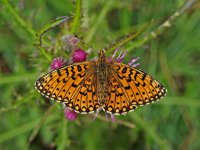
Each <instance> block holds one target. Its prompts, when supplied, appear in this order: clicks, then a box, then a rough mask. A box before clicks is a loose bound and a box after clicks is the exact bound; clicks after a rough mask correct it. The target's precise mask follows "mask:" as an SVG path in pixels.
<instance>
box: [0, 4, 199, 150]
mask: <svg viewBox="0 0 200 150" xmlns="http://www.w3.org/2000/svg"><path fill="white" fill-rule="evenodd" d="M75 2H76V1H72V0H60V1H55V0H43V1H41V0H29V1H25V0H14V1H11V0H10V1H8V0H1V1H0V96H1V99H0V118H1V119H0V122H1V123H0V149H60V150H61V149H73V150H78V149H87V150H96V149H97V150H103V149H114V150H129V149H159V150H160V149H163V150H164V149H166V150H167V149H168V150H169V149H179V150H188V149H192V150H195V149H199V148H200V136H199V135H200V117H199V115H200V110H199V109H200V80H199V78H200V71H199V70H200V67H199V66H200V42H199V41H200V1H196V3H195V4H194V5H192V6H190V7H189V9H188V10H186V11H185V12H184V13H183V14H182V15H181V16H179V17H177V18H176V19H175V20H174V21H173V24H172V26H171V27H170V28H168V29H167V30H164V31H162V33H161V34H160V35H158V36H157V38H152V39H149V40H148V41H147V42H142V41H143V39H144V37H145V36H147V35H149V34H150V32H151V31H155V30H157V29H158V27H159V25H161V24H162V23H163V22H164V21H165V20H166V19H168V18H169V17H170V16H171V15H172V14H173V13H174V12H176V11H177V10H179V8H180V7H181V6H183V5H184V2H185V1H183V0H162V1H159V0H143V1H141V0H126V1H122V0H115V1H114V0H109V1H107V0H102V1H99V0H93V1H92V0H84V1H83V2H82V10H81V17H80V18H81V19H80V18H79V20H81V21H80V25H78V26H77V29H75V32H74V33H76V34H77V35H78V36H80V37H81V38H82V39H83V40H84V41H85V42H87V43H88V44H89V45H91V47H93V48H94V49H92V50H91V51H92V52H94V53H91V55H89V57H90V58H93V55H94V54H95V55H96V50H98V49H101V48H106V47H108V46H109V45H111V44H112V43H113V42H115V41H117V40H119V39H121V38H123V37H124V36H125V35H127V34H129V33H131V32H136V31H138V30H140V29H141V27H142V26H143V25H145V24H147V23H149V22H152V23H151V25H149V27H148V28H147V29H146V30H145V32H144V33H143V34H142V35H140V36H139V37H138V38H137V40H135V41H134V40H133V41H130V42H128V43H127V44H126V45H124V46H123V47H122V48H123V49H126V50H128V54H127V56H126V58H125V61H124V62H128V61H129V60H130V59H131V58H133V57H138V56H139V57H140V58H141V59H140V63H141V69H143V70H144V71H145V72H148V73H149V74H151V75H152V76H154V77H156V78H157V79H158V80H159V81H161V83H163V84H164V85H165V86H166V88H167V89H168V93H167V96H166V97H165V98H164V99H163V100H161V101H159V102H156V103H154V104H151V105H148V106H144V107H140V108H138V109H136V110H135V111H134V112H130V113H128V114H127V115H125V116H117V117H116V118H117V121H116V122H111V121H109V119H108V120H105V118H104V117H105V114H104V113H102V114H101V116H102V117H100V118H97V119H96V120H95V121H93V116H91V115H79V116H78V118H77V119H76V120H75V121H71V122H70V121H68V120H66V119H65V117H64V114H63V108H62V106H61V105H60V104H57V103H49V101H47V100H45V99H44V98H43V97H42V96H41V95H40V94H39V93H38V92H37V91H36V90H35V88H34V82H35V80H36V79H37V78H38V76H39V75H40V74H41V71H42V72H47V71H48V69H49V64H50V62H49V60H47V59H46V58H45V57H44V56H43V55H42V54H41V53H40V52H39V50H38V49H37V48H36V47H34V46H33V44H34V41H35V33H36V32H37V31H39V29H41V28H42V27H43V26H44V25H45V24H46V23H48V22H50V20H52V19H54V18H56V17H58V16H72V15H74V14H75V11H76V7H75V4H74V3H75ZM78 27H80V28H78ZM61 30H62V32H61V33H65V34H69V33H70V31H67V30H68V29H67V28H64V27H62V26H61V27H60V28H56V29H52V30H51V31H50V33H47V35H46V36H45V40H46V41H47V45H48V46H49V47H50V48H49V49H53V50H54V53H48V52H47V54H48V55H49V56H51V58H53V57H56V56H61V54H62V56H66V59H69V55H68V54H67V53H65V52H63V51H62V53H60V52H59V51H60V49H59V48H57V47H56V46H57V45H56V44H54V45H53V46H51V45H52V43H53V41H54V40H56V39H58V37H59V36H58V35H59V34H61V33H60V31H61ZM51 52H52V51H51ZM63 53H65V54H63ZM90 58H89V59H90ZM30 139H31V142H30Z"/></svg>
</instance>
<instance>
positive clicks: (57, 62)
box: [50, 57, 65, 70]
mask: <svg viewBox="0 0 200 150" xmlns="http://www.w3.org/2000/svg"><path fill="white" fill-rule="evenodd" d="M64 64H65V60H64V59H63V58H62V57H57V58H54V59H53V61H52V63H51V65H50V67H51V69H52V70H55V69H58V68H60V67H62V66H63V65H64Z"/></svg>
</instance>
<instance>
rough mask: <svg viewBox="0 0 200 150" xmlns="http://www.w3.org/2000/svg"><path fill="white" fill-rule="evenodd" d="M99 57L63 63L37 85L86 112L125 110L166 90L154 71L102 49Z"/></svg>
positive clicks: (69, 105)
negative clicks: (115, 58) (124, 61)
mask: <svg viewBox="0 0 200 150" xmlns="http://www.w3.org/2000/svg"><path fill="white" fill-rule="evenodd" d="M98 54H99V56H98V60H97V61H86V62H80V63H75V64H72V65H68V66H63V67H61V68H58V69H56V70H53V71H51V72H49V73H47V74H46V75H44V76H42V77H40V78H39V79H38V80H37V81H36V89H38V91H39V92H40V93H41V94H42V95H44V96H45V97H47V98H51V99H53V100H56V101H58V102H61V103H64V104H65V105H66V107H68V108H70V109H72V110H74V111H76V112H78V113H82V114H87V113H91V112H94V111H97V110H99V109H103V110H104V111H105V112H108V113H111V114H125V113H127V112H129V111H131V110H134V109H135V108H137V106H141V105H144V104H148V103H152V102H154V101H156V100H159V99H160V98H162V97H163V96H164V95H165V94H166V89H165V88H164V86H163V85H162V84H161V83H159V82H158V81H157V80H155V79H154V78H153V77H152V76H151V75H149V74H146V73H145V72H143V71H141V70H139V69H136V68H134V67H132V66H130V65H126V64H122V63H117V62H110V61H108V59H107V58H106V56H105V51H104V50H100V52H99V53H98Z"/></svg>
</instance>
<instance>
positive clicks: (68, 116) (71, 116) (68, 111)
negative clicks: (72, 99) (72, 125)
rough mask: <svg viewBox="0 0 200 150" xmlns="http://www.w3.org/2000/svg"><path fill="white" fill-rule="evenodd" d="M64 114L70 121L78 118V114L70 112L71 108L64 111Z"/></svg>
mask: <svg viewBox="0 0 200 150" xmlns="http://www.w3.org/2000/svg"><path fill="white" fill-rule="evenodd" d="M64 114H65V118H66V119H68V120H69V121H74V120H75V119H76V118H77V116H78V114H77V113H76V112H75V111H73V110H70V109H69V108H65V109H64Z"/></svg>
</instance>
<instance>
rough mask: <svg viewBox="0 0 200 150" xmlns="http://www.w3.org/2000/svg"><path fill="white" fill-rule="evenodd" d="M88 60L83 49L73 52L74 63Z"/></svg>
mask: <svg viewBox="0 0 200 150" xmlns="http://www.w3.org/2000/svg"><path fill="white" fill-rule="evenodd" d="M86 59H87V53H86V52H85V51H84V50H82V49H80V48H79V49H77V50H75V51H74V52H73V55H72V61H73V62H82V61H85V60H86Z"/></svg>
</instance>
